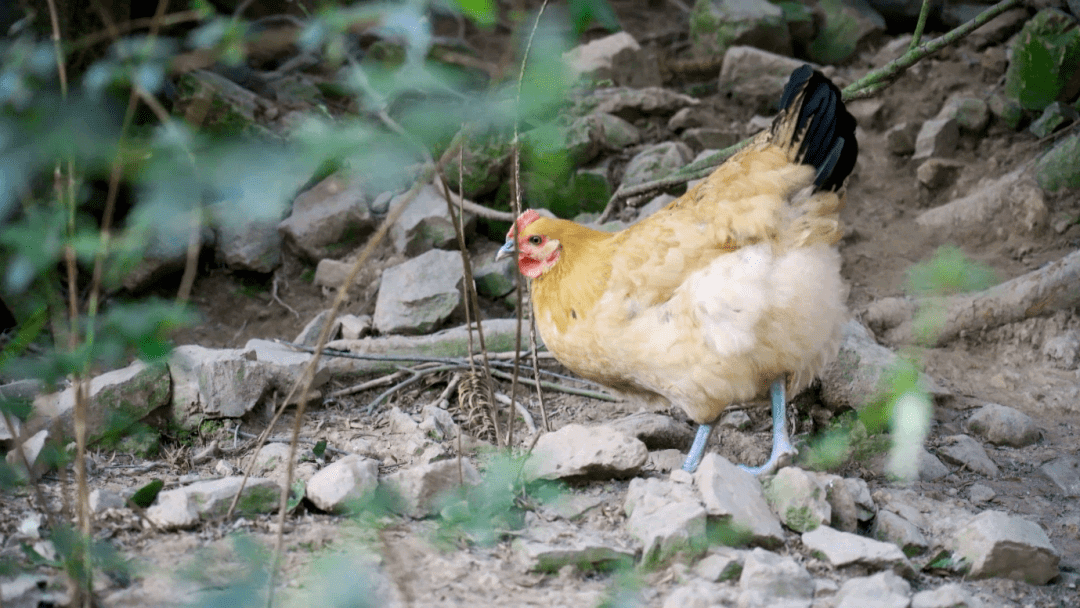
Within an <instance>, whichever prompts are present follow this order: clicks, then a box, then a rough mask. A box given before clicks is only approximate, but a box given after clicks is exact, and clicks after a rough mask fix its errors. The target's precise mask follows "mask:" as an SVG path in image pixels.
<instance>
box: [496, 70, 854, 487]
mask: <svg viewBox="0 0 1080 608" xmlns="http://www.w3.org/2000/svg"><path fill="white" fill-rule="evenodd" d="M780 105H781V111H780V114H779V115H778V116H777V117H776V119H775V120H774V121H773V123H772V126H771V128H770V129H769V130H767V131H765V132H763V133H761V134H759V135H758V136H757V137H755V138H754V139H753V140H752V142H751V143H750V144H749V145H748V146H747V147H746V148H744V149H743V150H741V151H740V152H739V153H738V154H736V155H734V156H733V157H731V158H730V159H728V160H727V161H726V162H725V163H724V164H722V165H721V166H720V167H718V168H717V169H716V171H715V172H713V174H712V175H711V176H710V177H709V178H708V179H707V180H705V181H704V182H702V183H701V184H698V185H697V186H695V187H694V188H693V189H691V190H690V191H689V192H687V193H686V194H685V195H683V196H682V197H680V198H679V199H677V200H675V201H673V202H672V203H671V204H669V205H668V206H667V207H665V208H663V209H661V210H660V211H658V212H656V213H655V214H653V215H652V216H649V217H647V218H645V219H643V220H641V221H639V222H638V223H636V224H634V225H632V226H630V227H629V228H627V229H625V230H623V231H621V232H616V233H606V232H600V231H597V230H593V229H590V228H587V227H585V226H581V225H578V224H575V223H573V222H570V221H566V220H560V219H550V218H544V217H541V216H540V215H539V213H537V212H536V211H535V210H528V211H525V212H524V213H522V214H521V216H520V217H519V218H518V219H517V221H516V223H515V225H514V226H513V227H512V228H511V229H510V232H509V234H507V242H506V244H505V245H504V246H503V247H502V248H501V249H500V250H499V253H498V255H497V257H503V256H506V255H512V254H513V253H514V251H515V250H516V251H517V252H518V267H519V269H520V271H521V272H522V274H524V275H525V276H527V277H528V278H529V279H531V281H530V289H531V296H532V303H533V307H534V313H535V318H536V323H537V326H538V327H539V330H540V334H541V336H542V337H543V339H544V344H545V345H546V346H547V348H548V350H549V351H551V352H552V353H553V354H554V355H555V357H556V359H558V360H559V361H560V362H561V363H562V364H563V365H565V366H566V367H567V368H569V369H571V370H573V371H574V372H575V373H577V374H579V375H581V376H582V377H584V378H588V379H590V380H593V381H595V382H598V383H600V384H602V385H605V386H607V387H610V388H611V389H613V390H615V391H616V392H619V393H622V394H624V395H627V396H630V397H638V398H641V399H644V400H646V401H648V402H651V403H653V404H654V405H659V406H668V407H670V406H679V407H681V408H682V409H683V410H684V411H685V412H686V414H687V415H688V416H689V417H690V418H691V419H692V420H694V421H695V422H696V423H698V424H699V425H700V426H699V427H698V431H697V435H696V437H695V439H694V443H693V446H692V447H691V449H690V452H689V454H688V456H687V459H686V462H685V464H684V465H683V468H684V469H685V470H688V471H691V472H692V471H694V470H695V469H696V468H697V466H698V464H699V462H700V461H701V458H702V456H703V454H704V450H705V445H706V443H707V442H708V439H709V435H710V433H711V431H712V425H713V424H714V423H715V422H716V421H717V419H718V418H719V417H720V416H721V414H722V413H723V412H724V409H725V408H727V407H728V406H729V405H731V404H733V403H740V402H746V401H750V400H754V399H757V398H763V397H764V396H765V395H766V394H768V395H769V396H770V397H771V401H772V415H773V448H772V453H771V455H770V457H769V459H768V461H767V462H766V463H765V464H764V465H762V466H760V467H757V468H747V470H749V471H751V472H752V473H754V474H763V473H768V472H772V471H774V470H776V468H778V466H779V465H780V463H781V462H782V461H784V460H786V459H788V458H790V457H792V456H794V455H795V450H794V448H793V446H792V445H791V442H790V440H789V438H788V434H787V428H786V412H785V410H786V394H787V393H790V394H795V393H797V392H798V391H800V390H802V389H804V388H806V387H807V386H808V385H809V384H810V382H811V381H812V380H813V379H814V377H815V375H816V374H817V373H818V372H819V371H820V370H821V369H822V368H823V367H824V366H825V364H826V363H827V362H828V361H829V360H830V358H831V357H833V356H834V355H835V353H836V351H837V349H838V346H839V342H840V328H841V325H842V323H843V322H844V320H845V318H846V315H847V313H846V309H845V305H844V303H845V300H846V296H847V293H846V288H845V286H844V283H843V281H842V280H841V277H840V255H839V253H838V252H837V250H836V247H835V246H836V243H837V242H838V241H839V240H840V237H841V227H840V223H839V217H838V214H839V211H840V208H841V206H842V203H843V199H844V184H845V181H846V178H847V176H848V174H849V173H851V170H852V168H853V167H854V165H855V160H856V157H857V156H858V144H857V143H856V141H855V119H854V118H853V117H852V116H851V114H849V113H848V111H847V109H846V108H845V107H844V104H843V102H842V101H841V97H840V91H839V90H838V89H837V88H836V86H835V85H834V84H833V83H832V82H830V81H829V80H828V79H827V78H825V77H824V76H823V75H822V74H821V73H819V72H816V71H814V70H812V69H811V68H810V67H809V66H803V67H801V68H799V69H798V70H795V72H793V73H792V75H791V78H790V80H789V81H788V83H787V86H786V87H785V89H784V92H783V95H782V97H781V104H780ZM515 233H516V235H517V239H516V241H515ZM744 468H745V467H744Z"/></svg>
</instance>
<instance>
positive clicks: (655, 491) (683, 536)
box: [623, 477, 705, 563]
mask: <svg viewBox="0 0 1080 608" xmlns="http://www.w3.org/2000/svg"><path fill="white" fill-rule="evenodd" d="M623 510H624V511H625V512H626V514H627V516H628V518H627V521H626V530H627V532H629V533H630V535H631V536H634V537H635V538H637V539H638V540H640V541H641V542H642V543H643V545H644V549H643V550H642V558H641V559H642V561H643V562H645V563H652V562H653V561H655V560H657V559H663V558H666V557H667V556H669V555H670V554H672V553H673V552H675V551H679V550H682V549H686V548H688V547H689V546H690V544H691V542H697V543H701V542H704V539H705V508H704V507H702V506H701V502H700V500H698V497H697V495H696V494H695V493H694V490H693V488H692V487H691V486H688V485H686V484H682V483H676V482H673V481H669V480H663V479H654V478H648V479H646V478H641V477H635V478H634V479H632V480H630V487H629V489H627V492H626V500H625V502H624V503H623Z"/></svg>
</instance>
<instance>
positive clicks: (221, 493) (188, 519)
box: [146, 476, 280, 530]
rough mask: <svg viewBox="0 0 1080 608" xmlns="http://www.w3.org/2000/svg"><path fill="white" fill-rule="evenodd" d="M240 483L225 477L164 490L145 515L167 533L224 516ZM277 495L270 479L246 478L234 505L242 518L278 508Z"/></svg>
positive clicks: (277, 492) (236, 479) (241, 478)
mask: <svg viewBox="0 0 1080 608" xmlns="http://www.w3.org/2000/svg"><path fill="white" fill-rule="evenodd" d="M241 483H243V477H239V476H237V477H226V478H224V479H216V480H213V481H200V482H196V483H193V484H191V485H187V486H184V487H182V488H176V489H174V490H165V491H164V492H161V493H160V494H158V496H157V500H156V501H155V502H154V504H152V505H150V508H148V509H147V510H146V516H147V518H149V519H150V521H152V522H154V523H155V524H156V525H157V526H158V527H160V528H165V529H168V530H171V529H175V528H187V527H190V526H193V525H195V524H196V523H198V522H199V520H200V519H211V518H214V517H217V516H220V515H224V514H225V512H226V511H227V510H228V508H229V504H231V503H232V499H233V496H236V493H237V492H238V491H239V490H240V484H241ZM279 492H280V490H279V489H278V486H277V484H276V483H274V481H273V480H270V479H264V478H261V477H249V478H248V480H247V483H246V484H245V485H244V491H243V494H242V495H241V497H240V501H239V503H237V504H238V508H237V512H238V513H239V514H241V515H244V514H251V513H270V512H273V511H274V510H276V509H277V506H278V496H279Z"/></svg>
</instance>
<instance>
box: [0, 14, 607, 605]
mask: <svg viewBox="0 0 1080 608" xmlns="http://www.w3.org/2000/svg"><path fill="white" fill-rule="evenodd" d="M191 7H192V8H193V10H195V11H197V12H198V13H199V14H200V16H201V21H200V22H198V23H197V24H196V26H195V27H193V28H191V29H189V30H188V31H187V32H186V33H185V34H182V35H172V36H165V35H162V36H155V37H148V36H146V35H143V34H132V35H129V36H124V37H121V38H120V39H118V40H116V41H114V42H113V43H112V44H111V46H109V48H108V51H107V52H106V53H105V54H104V55H103V56H101V57H100V58H99V59H98V60H97V61H95V62H93V63H91V64H90V65H89V66H87V67H86V69H85V71H83V72H82V73H81V74H80V75H78V77H77V78H74V79H73V80H72V81H71V82H70V83H69V86H68V87H67V90H66V92H64V93H61V92H60V87H59V85H58V82H59V81H58V72H57V58H56V56H55V54H54V47H53V45H52V42H51V41H50V40H49V39H47V38H45V37H37V36H36V35H35V34H34V33H33V32H32V31H29V30H25V31H22V32H21V33H19V34H18V35H16V36H14V37H11V38H8V39H6V40H4V41H3V42H0V183H2V184H3V186H4V187H3V188H0V261H2V262H3V268H4V270H3V275H2V276H0V298H3V300H4V302H5V303H8V304H10V305H11V308H12V310H13V312H14V313H15V315H16V317H17V322H18V324H19V325H18V330H17V332H16V333H15V336H14V338H13V339H11V340H10V341H8V342H7V343H6V345H5V346H4V348H3V350H2V351H0V374H3V375H4V376H5V377H18V376H33V377H37V378H41V379H43V380H45V381H46V382H47V383H50V384H54V383H56V382H58V381H60V380H61V379H63V378H66V377H71V376H72V375H81V376H84V377H85V376H89V375H91V374H93V373H97V372H98V371H100V370H102V369H106V368H110V367H115V366H120V365H124V364H125V363H126V362H127V361H128V360H129V359H130V357H132V356H136V357H139V358H142V359H144V360H147V361H162V360H164V359H166V358H167V357H168V355H169V351H170V347H171V344H170V335H171V334H172V332H174V331H175V330H176V329H177V328H179V327H182V326H184V325H187V324H191V323H194V322H197V321H198V317H197V315H196V314H195V313H194V312H193V310H192V309H191V308H190V307H188V306H186V305H184V304H178V303H175V302H171V301H166V300H162V299H153V298H145V299H128V297H127V296H125V295H124V292H123V291H122V283H123V279H124V278H125V277H126V276H128V275H129V274H130V273H131V272H132V270H133V269H136V268H138V267H139V266H140V264H142V263H144V261H145V260H147V259H154V258H167V257H171V256H176V255H182V254H183V253H184V252H186V250H187V248H188V246H189V243H190V242H191V240H192V235H193V234H195V233H204V232H205V233H209V232H210V231H211V230H214V229H218V228H226V227H228V228H236V227H242V226H244V225H246V224H248V223H250V222H252V221H255V220H274V221H276V220H277V219H280V218H281V217H283V216H284V215H285V213H286V212H287V210H288V207H289V205H290V204H291V202H292V200H293V198H294V197H295V195H296V194H297V192H298V191H300V190H301V189H302V188H304V187H305V186H306V185H310V184H311V183H313V180H317V179H318V178H319V177H320V176H325V175H326V174H327V172H328V171H335V170H337V169H339V168H340V169H341V170H343V171H350V172H353V173H355V174H357V175H359V176H360V177H361V178H362V179H363V180H364V182H365V186H366V187H367V188H368V189H370V191H373V192H379V191H383V190H386V191H390V190H397V191H400V190H401V188H402V187H403V186H407V185H409V184H411V183H412V181H414V180H415V179H416V177H417V176H418V175H419V174H420V170H419V167H420V166H421V165H422V163H424V162H425V160H426V159H427V158H429V157H430V156H434V157H436V158H437V157H438V155H439V154H441V153H442V151H444V150H445V147H446V146H447V145H448V144H449V142H450V141H451V139H452V138H453V137H454V135H455V134H456V133H458V132H459V131H461V130H462V127H463V125H468V126H469V129H470V130H471V131H472V132H492V131H493V132H499V133H510V132H512V131H513V127H514V126H515V125H520V128H521V130H522V131H524V130H529V129H534V128H536V127H538V126H541V125H544V124H546V123H549V122H551V121H553V120H554V119H555V118H556V117H557V114H558V111H559V109H560V108H562V107H563V106H564V105H565V104H566V100H567V98H568V92H569V89H570V86H571V84H572V83H571V81H570V76H569V74H568V72H567V71H566V70H565V68H564V66H563V63H562V61H561V56H562V53H563V52H564V51H565V50H567V49H568V48H569V46H570V44H571V42H572V40H573V39H574V37H575V36H576V35H578V34H580V33H581V32H583V31H584V29H585V28H586V27H589V26H590V25H591V24H593V23H599V24H600V25H601V26H603V27H607V28H609V29H615V28H617V27H618V23H617V20H616V18H615V14H614V12H613V11H612V10H611V8H610V6H609V5H608V4H607V2H606V1H605V0H571V1H570V2H569V3H568V9H569V10H568V11H563V10H561V9H560V8H558V7H551V8H549V10H547V11H546V12H545V13H544V15H543V17H542V18H540V19H539V20H538V22H537V23H536V27H535V31H533V30H532V28H533V23H534V20H535V19H536V17H535V14H533V15H523V14H516V13H511V14H510V15H509V17H510V20H511V23H513V24H514V25H516V26H518V27H519V31H518V32H517V33H516V35H515V36H514V37H513V40H514V44H516V45H517V46H516V58H515V60H514V61H515V62H520V60H521V58H522V57H523V56H524V53H525V51H526V46H527V45H528V51H529V58H530V59H529V61H528V62H527V64H526V67H525V70H524V74H523V77H522V78H521V80H520V82H519V80H518V74H517V70H516V69H511V70H509V71H508V73H507V76H506V77H505V78H504V79H503V80H501V81H497V82H488V80H486V79H477V78H476V77H475V75H474V74H471V73H465V72H463V71H462V70H461V69H460V68H459V67H457V66H449V65H448V64H446V63H442V62H440V61H437V60H432V57H437V56H438V55H437V54H433V53H432V49H433V45H434V39H435V36H434V33H433V30H432V20H431V19H430V18H429V13H430V12H431V11H433V10H438V11H446V10H451V11H454V12H457V13H460V14H462V15H464V16H465V17H466V18H468V19H470V20H471V21H472V22H473V23H474V24H476V25H477V26H478V27H480V28H491V27H492V26H493V25H494V24H495V23H496V22H497V21H498V20H499V19H500V18H505V16H503V17H500V15H499V14H498V13H497V10H498V6H497V5H496V3H494V2H493V1H492V0H449V2H434V3H428V2H425V1H420V0H408V1H404V2H395V3H378V4H376V3H364V4H356V5H353V6H349V7H324V8H321V9H320V10H319V11H318V12H317V13H316V14H313V15H311V16H310V18H309V19H307V20H305V22H304V26H303V29H302V31H301V34H300V39H299V43H298V44H299V46H300V47H301V51H302V52H304V53H310V54H312V56H315V57H317V58H319V60H320V61H321V62H322V64H323V65H325V66H327V67H330V68H332V69H336V70H337V72H336V73H337V80H336V81H335V82H334V83H332V84H328V85H325V86H323V87H320V88H319V90H320V91H323V92H326V91H331V90H332V91H333V93H334V95H337V96H341V95H348V96H350V97H352V98H353V99H354V100H355V102H356V107H357V108H358V109H359V112H358V113H357V114H350V113H341V114H335V115H331V113H330V112H329V111H327V109H326V108H325V107H316V108H313V111H312V112H311V113H310V114H309V115H308V116H306V117H304V118H303V119H302V120H299V121H297V122H295V123H292V122H291V123H290V127H289V129H288V130H287V132H282V133H276V134H268V133H267V132H266V131H265V130H260V129H240V130H239V132H236V131H229V130H227V129H226V130H223V131H222V130H219V131H214V130H213V129H203V128H202V125H196V126H193V125H189V124H186V123H185V122H184V120H183V119H181V118H179V117H167V118H165V119H163V120H161V121H160V122H158V121H157V119H155V121H154V122H150V123H147V122H145V121H139V120H136V121H134V122H132V121H131V120H130V117H129V116H127V115H126V114H125V112H124V109H123V103H124V102H125V100H126V99H127V98H128V95H129V92H130V91H132V90H135V91H137V92H138V95H140V96H142V97H143V98H144V99H148V98H150V97H154V98H155V99H159V100H162V101H163V102H164V103H163V105H165V106H167V105H168V103H169V101H170V100H172V99H174V97H173V96H174V95H177V94H179V95H180V96H183V95H184V94H185V86H187V87H188V89H187V90H186V93H187V94H189V95H190V94H191V93H192V92H193V91H192V90H191V89H190V86H191V85H190V83H188V84H187V85H185V84H184V83H180V86H179V87H174V86H173V85H174V84H176V83H174V82H172V79H173V77H172V76H170V74H169V70H170V69H171V65H172V61H173V59H174V58H175V57H176V55H177V54H178V53H180V52H185V51H188V50H192V49H204V50H211V51H213V52H214V53H216V56H217V58H218V62H219V63H220V64H221V65H225V66H240V65H242V64H244V63H245V61H246V59H247V58H246V56H245V41H246V39H247V38H248V37H249V36H250V35H252V34H253V33H254V31H255V26H253V25H252V24H249V23H248V22H246V21H245V20H244V19H239V18H234V17H233V16H232V15H227V14H218V13H217V12H216V10H215V8H214V6H213V5H212V4H211V3H209V2H206V1H205V0H193V1H192V2H191ZM361 21H363V22H365V23H377V24H378V25H377V27H375V29H373V30H371V34H372V35H374V36H377V37H379V38H380V40H381V41H384V42H385V44H383V45H382V47H381V48H382V50H383V51H384V52H385V54H384V56H381V57H375V56H374V55H376V53H373V54H372V57H364V56H362V55H363V51H359V53H360V55H358V54H357V47H356V45H355V40H354V38H355V34H354V33H353V29H352V28H353V27H354V24H356V23H358V22H361ZM66 42H67V41H62V43H66ZM396 125H400V126H401V130H398V129H397V128H396ZM429 155H430V156H429ZM522 156H523V159H524V161H523V163H524V166H523V171H522V172H523V175H526V176H528V179H529V180H534V179H535V180H536V182H537V184H539V185H532V184H525V188H526V193H527V196H529V197H533V196H535V197H536V198H537V202H538V203H540V204H544V205H549V206H552V207H559V206H560V205H562V206H564V207H565V209H566V210H565V213H566V214H567V215H572V213H571V210H572V207H573V205H574V201H575V200H579V199H583V198H584V199H588V200H594V199H599V198H601V197H602V194H603V193H600V194H597V193H594V192H593V191H594V190H596V188H595V185H594V184H591V183H589V182H588V180H578V179H571V178H570V175H571V171H572V166H571V164H570V163H569V162H568V161H567V160H566V156H565V151H564V150H559V149H551V148H549V149H544V150H526V151H525V153H524V154H523V155H522ZM114 163H115V164H116V165H117V166H118V167H119V175H120V177H121V179H122V180H123V182H124V183H125V184H127V185H128V186H129V187H130V188H129V189H130V197H125V199H124V200H123V201H122V204H121V205H120V206H119V207H118V208H117V210H116V215H115V217H114V218H113V220H112V224H111V226H110V230H109V232H108V233H107V234H106V233H104V232H102V231H101V229H100V222H101V219H102V210H103V209H104V204H103V202H104V198H105V197H104V195H103V193H102V192H100V191H99V190H95V187H93V186H94V185H95V184H97V185H99V186H100V184H108V183H109V181H110V175H111V173H112V170H113V166H114ZM560 184H568V185H567V187H566V188H559V187H558V186H559V185H560ZM549 190H550V191H554V192H557V193H558V194H557V197H561V199H559V200H558V201H557V202H552V201H551V200H547V199H543V198H542V197H543V196H544V195H545V194H546V193H547V192H548V191H549ZM526 204H529V201H526ZM68 252H71V253H73V254H74V258H75V263H76V269H77V276H76V277H75V279H76V280H75V287H76V290H75V292H68V287H67V284H68V283H67V281H68V278H69V277H68V267H67V265H66V261H67V255H68ZM99 264H100V265H101V272H100V277H101V283H100V286H96V287H95V289H96V295H97V296H98V297H99V299H98V300H97V304H91V303H90V298H88V295H87V294H88V292H89V291H90V287H91V284H92V283H91V279H90V277H91V276H94V275H95V271H94V269H95V267H97V266H98V265H99ZM72 300H73V301H74V302H75V304H76V306H77V309H78V315H77V318H75V319H69V318H68V316H67V315H68V312H67V311H68V303H69V302H70V301H72ZM3 408H4V411H5V412H6V413H8V414H9V415H13V416H15V417H17V418H20V419H22V418H26V417H27V416H28V414H29V412H28V405H27V404H26V403H19V402H5V403H4V404H3ZM112 414H113V423H111V424H109V425H107V426H108V429H107V431H106V437H105V440H106V442H107V443H109V444H117V445H119V444H120V442H122V441H124V438H125V435H126V434H128V435H129V434H130V433H131V430H132V429H135V431H136V434H137V435H140V436H146V435H147V434H153V431H152V430H151V429H149V427H145V425H141V423H136V422H137V421H134V420H130V419H128V418H124V413H123V412H113V413H112ZM42 458H43V459H45V460H47V461H49V462H50V463H51V464H52V466H59V467H66V466H68V464H69V463H70V462H71V458H72V454H70V453H69V452H68V451H66V450H62V449H59V448H58V447H57V446H56V445H50V446H46V448H45V449H44V450H43V456H42ZM486 469H487V470H486V473H485V475H484V482H483V483H482V484H481V485H480V486H478V487H476V488H467V489H462V490H461V491H459V492H458V493H457V494H455V495H454V496H453V497H452V498H448V499H447V500H448V502H447V503H446V508H445V509H444V513H443V517H442V518H440V520H439V527H440V529H441V530H443V537H444V538H446V539H448V540H449V539H455V540H458V541H462V540H464V541H467V542H476V543H482V544H487V543H492V542H495V541H497V540H499V539H500V538H502V537H503V535H504V533H505V532H506V531H508V530H513V529H516V528H519V527H520V526H521V525H522V524H523V521H524V513H525V510H526V509H528V508H531V505H534V504H535V501H543V500H546V499H547V498H548V497H550V496H552V495H553V494H555V493H557V492H558V490H557V488H555V487H553V486H551V484H547V483H535V484H534V483H524V482H523V481H521V479H520V462H517V461H516V460H513V459H510V458H502V457H496V458H493V459H491V460H490V461H489V462H488V463H487V466H486ZM17 481H18V477H17V475H16V472H15V470H14V469H13V468H11V467H9V466H7V465H6V463H0V488H10V487H12V486H13V485H14V484H16V483H17ZM160 488H161V483H160V481H157V480H155V483H153V484H150V485H149V486H147V487H144V488H142V489H141V490H140V493H138V494H137V500H138V502H140V503H141V504H142V505H143V506H146V505H149V504H150V503H151V502H152V501H153V499H154V497H155V495H156V493H157V491H158V490H160ZM299 489H300V486H297V487H296V488H294V490H299ZM298 497H299V493H298V492H296V495H295V496H294V497H293V499H292V500H290V502H289V507H290V511H291V510H292V509H297V508H300V506H299V498H298ZM399 500H400V498H399V497H396V496H394V495H392V493H389V492H386V491H382V490H380V491H377V492H375V493H373V494H372V495H371V496H370V497H367V498H366V499H365V500H363V501H358V502H357V504H354V505H352V513H353V515H354V520H355V521H356V522H357V523H358V524H359V525H361V526H362V527H366V528H368V529H372V530H374V529H378V527H379V526H382V525H385V523H386V522H387V521H389V520H390V519H391V518H393V517H395V516H394V515H393V513H395V512H397V510H396V505H397V503H398V501H399ZM51 540H53V542H54V543H55V544H56V546H57V552H58V555H59V562H60V565H61V567H63V568H64V569H65V570H66V571H67V572H68V574H69V575H70V576H71V578H72V580H74V581H76V582H77V584H79V585H81V586H84V587H85V588H88V587H89V585H90V576H91V573H92V572H93V569H94V568H95V567H96V568H102V569H105V571H106V572H108V573H110V576H112V575H113V574H112V573H117V574H116V575H117V576H120V577H123V576H126V575H125V574H123V573H122V570H123V569H122V568H120V567H119V566H117V565H116V563H114V560H113V557H114V555H113V554H112V553H110V551H109V548H108V546H107V545H101V544H99V543H91V542H89V541H88V539H86V538H85V537H84V536H83V535H82V534H81V533H79V532H78V531H76V530H74V529H72V528H69V527H61V528H57V529H54V530H52V531H51ZM234 550H235V557H236V561H237V563H236V564H234V566H235V567H233V568H227V569H221V570H216V569H215V570H211V569H208V568H206V563H207V562H206V561H205V560H204V559H200V560H196V562H195V564H196V566H195V567H193V568H192V570H190V571H189V572H188V576H189V577H190V578H191V579H192V580H196V581H202V582H204V583H205V584H204V585H203V588H204V589H205V590H206V593H204V594H203V595H202V597H200V599H199V600H198V602H197V604H196V605H199V606H243V605H260V606H261V605H265V603H266V599H267V598H266V593H267V592H268V589H267V585H268V583H269V581H270V580H271V578H270V572H271V571H272V567H273V564H271V563H270V557H269V553H268V552H267V551H266V550H265V549H264V548H263V547H262V546H261V545H259V544H258V543H256V542H254V541H253V540H251V539H250V538H247V537H238V538H237V539H236V540H235V543H234ZM324 565H325V564H324ZM326 568H327V569H326V570H325V574H326V575H327V576H329V577H330V579H328V580H332V581H333V585H330V584H328V585H326V588H327V589H328V590H329V589H342V590H344V591H347V593H345V592H343V593H336V592H335V593H329V591H328V599H326V600H325V601H323V602H321V603H320V604H319V605H324V604H328V605H335V606H337V605H340V606H352V605H374V604H372V602H374V601H375V600H371V599H370V597H369V596H367V595H365V594H364V591H365V589H366V588H367V585H368V583H369V581H368V580H367V578H366V577H365V576H363V575H361V576H357V575H356V572H355V568H353V569H350V568H348V567H342V566H341V565H340V564H337V563H336V562H335V563H334V564H331V565H327V566H326ZM343 580H347V581H349V584H348V585H344V586H342V585H341V582H342V581H343ZM329 596H333V597H329ZM358 598H359V599H358ZM369 600H370V601H369ZM357 602H359V603H357Z"/></svg>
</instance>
